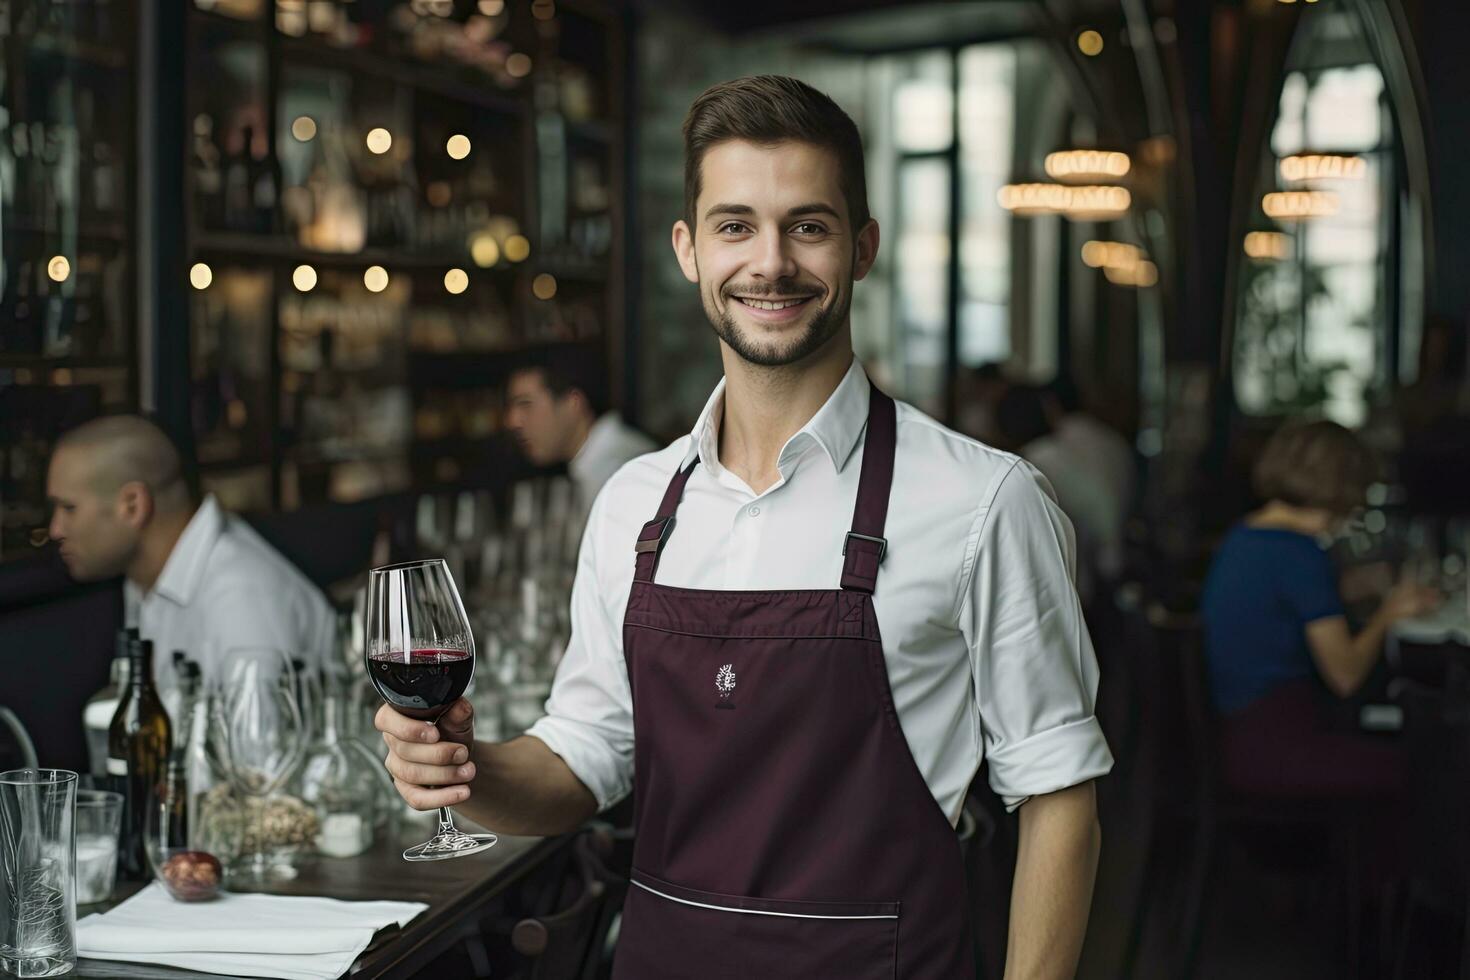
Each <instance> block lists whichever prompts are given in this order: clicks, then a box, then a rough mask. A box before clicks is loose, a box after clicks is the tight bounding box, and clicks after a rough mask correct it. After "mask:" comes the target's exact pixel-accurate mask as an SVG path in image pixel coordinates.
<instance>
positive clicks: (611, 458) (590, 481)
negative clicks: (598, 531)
mask: <svg viewBox="0 0 1470 980" xmlns="http://www.w3.org/2000/svg"><path fill="white" fill-rule="evenodd" d="M657 448H658V446H657V445H655V444H654V441H653V440H652V439H650V438H648V436H646V435H644V434H643V433H641V432H639V431H638V430H637V429H635V428H633V427H632V426H631V425H628V424H627V423H626V422H624V421H623V417H622V416H621V415H619V414H618V413H617V412H604V413H603V414H602V415H600V416H598V418H597V421H595V422H593V423H592V428H591V429H589V430H587V439H586V441H585V442H583V443H582V448H581V449H579V450H577V455H576V456H574V457H572V460H571V462H569V463H567V473H568V475H570V476H571V478H572V485H573V486H574V487H575V488H576V491H577V499H578V501H579V502H580V504H581V508H582V513H583V514H586V512H587V509H588V508H590V507H591V506H592V501H594V500H596V499H597V492H598V491H599V490H601V489H602V486H603V484H605V483H607V481H608V480H610V479H611V478H612V475H613V474H614V473H616V472H617V471H618V470H620V469H622V467H623V464H624V463H626V462H628V461H629V460H631V459H637V458H638V457H639V456H642V455H643V454H644V453H651V452H653V451H654V450H655V449H657Z"/></svg>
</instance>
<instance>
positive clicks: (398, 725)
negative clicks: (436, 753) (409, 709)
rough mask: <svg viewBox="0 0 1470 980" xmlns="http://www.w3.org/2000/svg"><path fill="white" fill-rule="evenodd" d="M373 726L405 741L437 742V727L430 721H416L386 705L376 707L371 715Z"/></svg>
mask: <svg viewBox="0 0 1470 980" xmlns="http://www.w3.org/2000/svg"><path fill="white" fill-rule="evenodd" d="M373 726H374V727H376V728H377V729H378V731H380V732H387V733H388V734H389V735H392V736H393V737H394V738H398V739H402V740H403V741H405V742H437V741H439V729H438V728H436V727H435V726H434V723H433V722H431V721H418V720H416V719H414V718H410V717H408V716H407V715H401V714H399V713H398V712H396V711H394V710H393V709H392V708H391V707H389V706H388V705H386V704H385V705H383V706H382V707H381V708H379V709H378V713H377V715H375V716H374V717H373Z"/></svg>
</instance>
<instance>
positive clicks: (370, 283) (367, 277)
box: [362, 265, 388, 293]
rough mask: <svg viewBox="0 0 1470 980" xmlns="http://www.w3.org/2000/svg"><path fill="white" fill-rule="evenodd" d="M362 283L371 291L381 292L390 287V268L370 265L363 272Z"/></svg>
mask: <svg viewBox="0 0 1470 980" xmlns="http://www.w3.org/2000/svg"><path fill="white" fill-rule="evenodd" d="M362 284H363V285H364V286H365V287H367V291H368V292H370V293H381V292H382V291H383V290H385V289H387V288H388V270H387V269H385V268H383V267H382V266H380V265H370V266H368V267H367V270H366V271H364V272H363V274H362Z"/></svg>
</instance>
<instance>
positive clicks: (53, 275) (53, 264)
mask: <svg viewBox="0 0 1470 980" xmlns="http://www.w3.org/2000/svg"><path fill="white" fill-rule="evenodd" d="M46 275H47V277H48V278H50V280H51V281H52V282H66V281H67V280H68V279H70V278H71V261H70V260H69V259H68V258H67V257H66V256H65V255H53V256H51V261H50V262H47V263H46Z"/></svg>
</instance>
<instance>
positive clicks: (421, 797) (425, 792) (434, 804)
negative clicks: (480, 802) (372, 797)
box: [393, 777, 470, 810]
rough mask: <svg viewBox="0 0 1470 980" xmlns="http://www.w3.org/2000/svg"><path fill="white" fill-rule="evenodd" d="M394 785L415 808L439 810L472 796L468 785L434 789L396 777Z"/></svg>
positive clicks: (399, 793) (400, 794)
mask: <svg viewBox="0 0 1470 980" xmlns="http://www.w3.org/2000/svg"><path fill="white" fill-rule="evenodd" d="M393 786H394V788H395V789H397V790H398V795H399V796H401V797H403V798H404V800H406V801H407V802H408V805H409V806H411V807H413V808H414V809H415V810H437V809H438V808H439V807H441V806H454V805H455V804H456V803H463V802H464V801H465V800H467V799H469V798H470V788H469V787H468V786H450V787H448V788H446V789H432V788H429V787H426V786H415V785H414V784H412V783H405V782H404V781H403V780H401V779H398V778H396V777H395V778H394V780H393Z"/></svg>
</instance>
